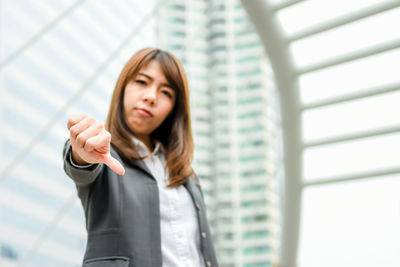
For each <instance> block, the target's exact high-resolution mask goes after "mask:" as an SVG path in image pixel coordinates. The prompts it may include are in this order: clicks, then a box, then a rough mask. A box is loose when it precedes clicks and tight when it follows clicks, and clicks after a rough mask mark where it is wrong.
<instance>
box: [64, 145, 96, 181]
mask: <svg viewBox="0 0 400 267" xmlns="http://www.w3.org/2000/svg"><path fill="white" fill-rule="evenodd" d="M71 153H72V146H71V143H70V140H69V139H68V140H67V141H66V142H65V144H64V149H63V159H64V171H65V173H66V174H67V175H68V176H69V177H70V178H71V179H72V180H73V181H74V182H75V184H76V185H78V186H83V185H87V184H90V183H93V182H94V181H95V180H96V178H97V177H98V176H99V174H100V173H101V172H102V170H103V168H104V164H102V163H96V164H89V165H87V166H85V167H78V166H76V164H74V162H71Z"/></svg>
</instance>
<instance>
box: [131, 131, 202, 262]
mask: <svg viewBox="0 0 400 267" xmlns="http://www.w3.org/2000/svg"><path fill="white" fill-rule="evenodd" d="M133 142H134V144H135V145H136V146H137V148H138V149H137V150H136V151H137V153H138V154H139V156H140V157H145V158H144V159H143V161H144V163H145V164H146V166H147V167H148V168H149V170H150V171H151V173H152V174H153V176H154V178H156V181H157V185H158V190H159V195H160V226H161V252H162V263H163V267H204V266H205V264H204V258H203V255H202V253H201V251H200V232H199V224H198V220H197V213H196V210H195V206H194V204H193V200H192V198H191V196H190V194H189V192H188V191H187V190H186V188H185V187H184V186H183V185H180V186H178V187H175V188H168V187H167V184H168V180H169V176H168V171H167V169H166V162H165V157H164V148H163V146H162V144H161V142H156V146H155V148H154V151H153V153H150V152H149V150H148V149H147V147H146V146H145V145H144V144H143V143H142V142H141V141H139V140H138V139H136V138H133Z"/></svg>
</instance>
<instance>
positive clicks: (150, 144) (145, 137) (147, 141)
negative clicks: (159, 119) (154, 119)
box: [135, 135, 154, 153]
mask: <svg viewBox="0 0 400 267" xmlns="http://www.w3.org/2000/svg"><path fill="white" fill-rule="evenodd" d="M135 137H136V138H137V139H138V140H140V141H141V142H143V144H145V145H146V147H147V149H148V150H149V151H150V153H152V152H153V150H154V145H153V141H152V140H151V138H150V135H135Z"/></svg>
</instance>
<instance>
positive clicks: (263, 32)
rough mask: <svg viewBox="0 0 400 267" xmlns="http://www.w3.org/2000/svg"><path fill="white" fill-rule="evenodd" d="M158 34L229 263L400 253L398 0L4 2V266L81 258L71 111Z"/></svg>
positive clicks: (331, 262) (352, 262) (72, 262)
mask: <svg viewBox="0 0 400 267" xmlns="http://www.w3.org/2000/svg"><path fill="white" fill-rule="evenodd" d="M143 47H160V48H162V49H166V50H168V51H170V52H172V53H173V54H175V55H176V56H177V57H178V58H179V59H180V60H181V61H182V62H183V65H184V67H185V70H186V72H187V75H188V78H189V86H190V94H191V95H190V101H191V112H192V114H191V115H192V124H193V125H192V126H193V132H194V139H195V156H194V162H193V167H194V170H195V171H196V172H197V174H198V176H199V177H200V178H201V184H202V187H203V190H204V193H205V198H206V204H207V206H208V217H209V220H210V223H211V227H212V232H213V235H214V240H215V246H216V250H217V254H218V259H219V263H220V266H221V267H275V266H281V267H295V266H300V267H338V266H341V267H358V266H360V267H361V266H362V267H372V266H374V267H375V266H379V267H382V266H384V267H398V266H400V254H399V251H400V227H399V225H400V153H399V148H400V116H399V114H400V0H336V1H331V0H308V1H301V0H297V1H296V0H292V1H290V0H242V1H239V0H186V1H184V0H165V1H163V0H160V1H155V0H147V1H138V0H115V1H106V0H96V1H94V0H86V1H85V0H75V1H73V0H63V1H52V0H42V1H34V0H14V1H7V0H0V49H1V50H0V266H1V267H3V266H4V267H14V266H18V267H23V266H24V267H25V266H26V267H39V266H40V267H55V266H57V267H58V266H60V267H64V266H65V267H77V266H80V265H81V261H82V256H83V253H84V250H85V242H86V230H85V222H84V217H83V211H82V207H81V204H80V202H79V199H78V198H77V195H76V189H75V186H74V184H73V182H72V181H71V180H70V179H69V178H68V177H67V176H66V175H65V174H64V172H63V169H62V147H63V144H64V141H65V140H66V139H67V138H68V136H69V133H68V131H67V128H66V124H67V120H68V118H69V116H71V115H72V114H77V113H82V112H84V113H87V114H90V115H91V116H93V117H94V118H96V119H97V120H99V121H103V122H104V121H105V118H106V115H107V112H108V106H109V101H110V98H111V94H112V91H113V88H114V84H115V82H116V80H117V77H118V75H119V72H120V70H121V69H122V67H123V65H124V64H125V62H126V61H127V60H128V58H129V57H130V56H131V55H132V54H133V53H134V52H136V51H137V50H139V49H141V48H143Z"/></svg>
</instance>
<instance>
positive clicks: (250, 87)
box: [158, 0, 280, 267]
mask: <svg viewBox="0 0 400 267" xmlns="http://www.w3.org/2000/svg"><path fill="white" fill-rule="evenodd" d="M158 15H159V16H158V19H159V21H158V41H159V45H160V46H161V47H162V48H164V49H167V50H170V51H171V52H173V53H174V54H175V55H177V56H178V57H179V58H180V59H181V60H182V62H183V64H184V67H185V69H186V71H187V74H188V78H189V86H190V90H191V91H190V93H191V104H192V105H191V109H192V123H193V130H194V139H195V145H196V149H195V151H196V154H195V158H194V169H195V171H196V172H197V174H198V175H199V176H200V178H201V184H202V186H203V190H204V191H205V196H206V201H207V204H208V215H209V218H210V221H211V225H212V230H213V234H214V240H215V244H216V249H217V253H218V259H219V262H220V264H221V266H226V267H228V266H238V267H239V266H240V267H242V266H243V267H244V266H245V267H250V266H272V265H273V263H274V262H276V259H277V252H278V249H279V246H278V237H279V230H278V221H279V214H278V190H277V185H278V182H277V181H278V178H277V176H278V174H277V169H278V165H279V159H278V158H279V154H280V153H279V151H280V149H279V145H278V144H279V135H278V133H279V132H278V127H277V124H278V122H277V121H278V120H277V118H278V116H277V114H276V113H277V112H276V110H277V107H276V102H277V101H276V96H275V94H276V92H275V90H274V85H273V82H272V80H273V77H272V72H271V70H270V68H269V65H268V60H267V58H266V57H265V56H264V53H263V48H262V45H261V44H260V41H259V39H258V36H257V33H256V32H255V30H254V29H253V26H252V25H251V23H250V21H249V19H248V17H247V15H246V13H245V11H244V9H243V8H242V6H241V4H240V3H239V1H222V0H221V1H206V0H191V1H181V0H171V1H169V2H168V4H166V5H165V7H163V8H162V9H160V12H159V13H158Z"/></svg>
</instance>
